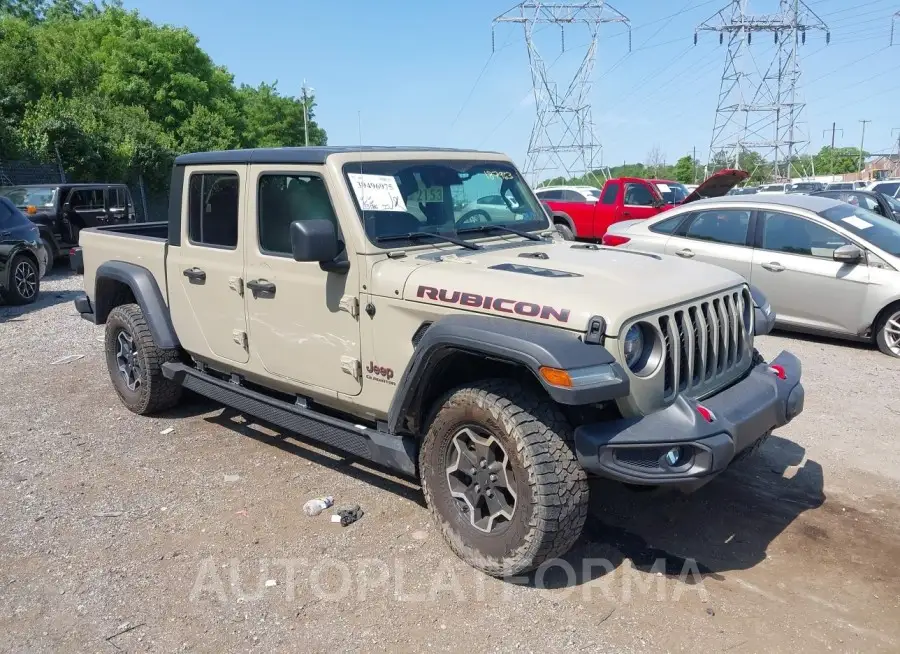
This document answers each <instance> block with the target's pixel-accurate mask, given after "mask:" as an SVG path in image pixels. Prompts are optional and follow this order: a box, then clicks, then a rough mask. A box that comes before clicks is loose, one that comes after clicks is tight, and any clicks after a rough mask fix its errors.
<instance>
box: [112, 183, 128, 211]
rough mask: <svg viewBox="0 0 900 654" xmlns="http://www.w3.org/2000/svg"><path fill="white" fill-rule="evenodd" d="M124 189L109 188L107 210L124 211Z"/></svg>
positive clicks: (119, 187)
mask: <svg viewBox="0 0 900 654" xmlns="http://www.w3.org/2000/svg"><path fill="white" fill-rule="evenodd" d="M125 204H126V203H125V189H124V188H123V187H121V186H110V187H109V208H110V209H124V208H125Z"/></svg>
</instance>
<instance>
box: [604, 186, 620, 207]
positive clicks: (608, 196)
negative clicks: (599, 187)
mask: <svg viewBox="0 0 900 654" xmlns="http://www.w3.org/2000/svg"><path fill="white" fill-rule="evenodd" d="M618 195H619V182H610V183H609V184H607V185H606V186H605V187H604V188H603V195H602V196H600V204H615V203H616V198H617V197H618Z"/></svg>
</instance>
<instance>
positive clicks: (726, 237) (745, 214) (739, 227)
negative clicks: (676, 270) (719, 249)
mask: <svg viewBox="0 0 900 654" xmlns="http://www.w3.org/2000/svg"><path fill="white" fill-rule="evenodd" d="M749 228H750V212H749V211H742V210H738V209H721V210H714V211H701V212H698V213H696V214H695V215H694V219H693V220H692V221H691V224H690V226H689V227H688V230H687V232H686V233H685V236H686V237H687V238H693V239H697V240H698V241H711V242H713V243H724V244H726V245H746V243H747V230H748V229H749Z"/></svg>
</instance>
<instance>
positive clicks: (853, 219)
mask: <svg viewBox="0 0 900 654" xmlns="http://www.w3.org/2000/svg"><path fill="white" fill-rule="evenodd" d="M841 220H843V221H844V222H845V223H847V224H848V225H852V226H853V227H856V229H869V227H871V226H872V223H867V222H866V221H865V220H863V219H862V218H859V217H858V216H848V217H847V218H841Z"/></svg>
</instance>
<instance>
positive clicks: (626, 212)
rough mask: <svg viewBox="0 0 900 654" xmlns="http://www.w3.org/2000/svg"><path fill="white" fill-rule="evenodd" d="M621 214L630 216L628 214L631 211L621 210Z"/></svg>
mask: <svg viewBox="0 0 900 654" xmlns="http://www.w3.org/2000/svg"><path fill="white" fill-rule="evenodd" d="M622 215H623V216H630V215H631V212H630V211H623V212H622Z"/></svg>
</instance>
